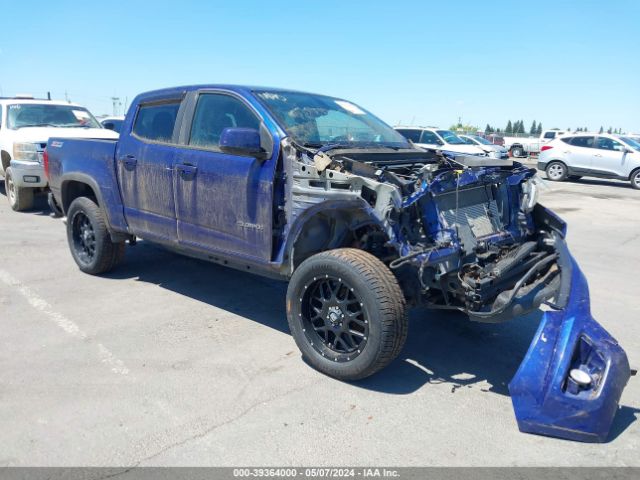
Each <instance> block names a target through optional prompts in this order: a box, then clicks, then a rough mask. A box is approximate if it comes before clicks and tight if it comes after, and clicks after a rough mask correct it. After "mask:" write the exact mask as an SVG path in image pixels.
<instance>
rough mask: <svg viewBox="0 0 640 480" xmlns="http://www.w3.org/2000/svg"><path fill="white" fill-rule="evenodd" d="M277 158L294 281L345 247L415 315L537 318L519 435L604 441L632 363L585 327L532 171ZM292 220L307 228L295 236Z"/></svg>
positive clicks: (396, 153)
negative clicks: (371, 264)
mask: <svg viewBox="0 0 640 480" xmlns="http://www.w3.org/2000/svg"><path fill="white" fill-rule="evenodd" d="M282 152H283V157H282V158H283V160H284V161H283V165H284V173H285V175H284V176H283V179H284V180H283V181H284V184H285V188H284V189H283V190H284V192H286V193H285V194H283V195H284V196H285V201H284V202H283V207H282V210H283V212H282V216H281V218H282V220H281V226H280V230H279V231H280V232H283V235H282V236H281V237H280V238H286V237H287V236H290V237H293V238H294V242H295V243H294V245H293V248H292V249H291V253H290V256H289V257H288V258H286V259H285V260H287V261H288V262H289V263H288V264H289V266H290V268H291V269H293V268H295V266H296V265H297V264H299V263H300V262H301V261H303V260H304V259H305V258H307V257H308V256H310V255H312V254H313V253H314V252H317V251H321V250H323V249H330V248H336V246H344V245H345V244H347V245H349V246H355V247H357V248H361V249H364V250H367V251H369V252H370V253H373V254H374V255H375V256H377V257H378V258H379V259H381V260H382V261H383V262H384V263H385V264H387V265H388V267H389V268H390V269H391V270H392V271H393V272H394V274H395V276H396V277H397V278H398V280H399V282H400V285H401V286H402V289H403V291H404V293H405V296H406V298H407V299H408V301H409V302H410V303H413V304H421V305H426V306H428V307H430V308H433V309H450V310H459V311H461V312H463V313H465V314H466V315H468V316H469V318H470V319H471V320H473V321H478V322H489V323H498V322H503V321H506V320H509V319H511V318H513V317H516V316H519V315H523V314H525V313H527V312H531V311H533V310H536V309H538V308H540V307H541V306H544V308H545V312H544V314H543V317H542V322H541V324H540V327H539V329H538V331H537V333H536V335H535V338H534V340H533V342H532V344H531V347H530V348H529V351H528V352H527V354H526V356H525V359H524V361H523V362H522V364H521V365H520V368H519V370H518V372H517V373H516V375H515V376H514V378H513V379H512V381H511V383H510V385H509V390H510V393H511V397H512V401H513V406H514V410H515V414H516V418H517V421H518V426H519V428H520V430H522V431H525V432H530V433H537V434H543V435H550V436H556V437H561V438H568V439H574V440H580V441H600V442H601V441H605V440H606V438H607V435H608V432H609V429H610V427H611V424H612V421H613V418H614V415H615V413H616V410H617V406H618V402H619V400H620V396H621V394H622V390H623V388H624V386H625V384H626V382H627V380H628V378H629V376H630V369H629V364H628V361H627V358H626V355H625V353H624V351H623V350H622V349H621V347H620V346H619V345H618V343H617V341H616V340H615V339H614V338H613V337H611V335H609V334H608V333H607V332H606V331H605V330H604V329H603V328H602V327H601V326H600V325H599V324H598V323H597V322H596V321H595V320H594V318H593V317H592V316H591V313H590V307H589V293H588V287H587V282H586V279H585V278H584V275H583V274H582V273H581V271H580V269H579V267H578V265H577V263H576V262H575V260H574V259H573V258H572V257H571V255H570V253H569V251H568V249H567V246H566V243H565V234H566V225H565V223H564V222H563V221H562V220H561V219H559V218H558V217H557V216H556V215H554V214H553V213H552V212H551V211H549V210H547V209H546V208H544V207H543V206H541V205H540V204H538V203H537V189H538V180H537V178H536V176H535V170H533V169H530V168H527V167H525V166H523V165H521V164H519V163H515V162H511V161H505V160H495V159H489V158H480V157H460V156H458V157H456V156H453V155H450V154H447V152H440V151H438V152H436V151H422V150H418V149H414V148H390V147H384V146H375V145H372V146H370V147H366V146H364V147H363V146H359V147H358V148H352V147H351V146H349V145H348V144H345V145H342V144H339V143H337V144H329V145H324V146H320V147H319V148H309V147H308V146H302V145H299V144H297V143H295V142H294V141H293V140H292V139H290V138H285V140H284V141H283V144H282ZM301 219H304V221H302V220H301ZM297 220H300V222H298V223H299V224H304V225H305V227H304V229H302V228H301V229H299V230H296V228H295V225H296V222H297ZM283 250H285V249H284V248H283Z"/></svg>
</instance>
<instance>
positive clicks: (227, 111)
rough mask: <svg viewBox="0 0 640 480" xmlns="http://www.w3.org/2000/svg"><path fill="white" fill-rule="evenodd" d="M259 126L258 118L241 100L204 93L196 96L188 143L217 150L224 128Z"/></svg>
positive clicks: (257, 127)
mask: <svg viewBox="0 0 640 480" xmlns="http://www.w3.org/2000/svg"><path fill="white" fill-rule="evenodd" d="M234 127H240V128H254V129H256V130H258V129H259V128H260V120H259V119H258V117H256V115H255V114H254V113H253V112H252V111H251V109H249V107H247V106H246V105H245V104H244V103H243V102H242V101H240V100H238V99H237V98H235V97H232V96H230V95H222V94H215V93H206V94H202V95H200V96H199V97H198V104H197V105H196V112H195V114H194V116H193V124H192V125H191V136H190V138H189V145H194V146H197V147H204V148H209V149H212V150H219V145H220V136H221V135H222V132H223V131H224V129H225V128H234Z"/></svg>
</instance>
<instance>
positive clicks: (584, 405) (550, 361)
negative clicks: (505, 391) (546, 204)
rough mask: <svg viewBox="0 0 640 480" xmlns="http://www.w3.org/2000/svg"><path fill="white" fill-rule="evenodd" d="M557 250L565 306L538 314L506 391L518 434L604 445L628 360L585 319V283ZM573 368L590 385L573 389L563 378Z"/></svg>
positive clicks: (605, 334) (574, 385)
mask: <svg viewBox="0 0 640 480" xmlns="http://www.w3.org/2000/svg"><path fill="white" fill-rule="evenodd" d="M560 250H562V251H561V256H562V257H563V258H562V263H564V266H563V276H564V275H569V278H570V285H568V287H569V288H568V297H567V298H566V303H565V305H564V308H563V309H562V310H558V311H550V312H545V313H544V315H543V318H542V322H541V323H540V326H539V327H538V331H537V332H536V335H535V337H534V340H533V342H532V343H531V346H530V347H529V350H528V352H527V354H526V356H525V358H524V360H523V362H522V364H521V365H520V368H519V369H518V371H517V373H516V375H515V376H514V377H513V379H512V380H511V383H510V384H509V392H510V393H511V400H512V402H513V408H514V411H515V415H516V419H517V421H518V428H519V429H520V430H521V431H523V432H528V433H535V434H540V435H548V436H552V437H560V438H566V439H570V440H578V441H584V442H604V441H606V440H607V437H608V435H609V430H610V428H611V424H612V422H613V418H614V416H615V414H616V411H617V409H618V402H619V401H620V396H621V395H622V390H623V389H624V387H625V385H626V384H627V381H628V380H629V377H630V368H629V362H628V360H627V355H626V354H625V352H624V350H623V349H622V348H621V347H620V346H619V345H618V342H617V341H616V340H615V339H614V338H613V337H612V336H611V335H610V334H609V333H608V332H607V331H606V330H605V329H604V328H602V326H601V325H600V324H598V322H596V320H595V319H594V318H593V316H592V315H591V312H590V305H589V288H588V285H587V280H586V278H585V277H584V275H583V273H582V272H581V271H580V268H579V267H578V264H577V263H576V261H575V260H574V259H573V257H571V255H570V254H569V252H568V250H567V249H566V245H565V244H564V242H562V246H561V248H560ZM563 283H564V282H563ZM574 369H578V370H581V371H583V372H585V373H587V374H588V375H589V377H590V378H591V383H590V384H589V385H588V386H582V387H581V386H579V385H578V384H577V383H576V382H575V381H574V380H573V379H572V378H571V376H570V374H569V372H570V371H571V370H574Z"/></svg>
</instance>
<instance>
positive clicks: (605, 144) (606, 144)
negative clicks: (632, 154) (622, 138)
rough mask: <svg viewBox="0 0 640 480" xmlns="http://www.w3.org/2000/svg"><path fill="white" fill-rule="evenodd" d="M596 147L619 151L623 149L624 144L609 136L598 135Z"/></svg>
mask: <svg viewBox="0 0 640 480" xmlns="http://www.w3.org/2000/svg"><path fill="white" fill-rule="evenodd" d="M597 148H599V149H601V150H615V151H617V152H621V151H622V150H623V149H624V146H623V145H622V144H621V143H620V142H617V141H616V140H613V139H611V138H607V137H598V144H597Z"/></svg>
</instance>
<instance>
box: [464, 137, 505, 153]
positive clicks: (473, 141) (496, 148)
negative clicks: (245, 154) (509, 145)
mask: <svg viewBox="0 0 640 480" xmlns="http://www.w3.org/2000/svg"><path fill="white" fill-rule="evenodd" d="M458 137H460V138H461V139H462V140H464V141H465V142H467V143H468V144H469V145H476V146H478V147H480V148H481V149H482V150H484V151H485V153H486V154H487V155H488V156H490V157H494V158H509V150H507V149H506V148H505V147H503V146H500V145H495V144H493V143H491V142H490V141H489V140H487V139H486V138H484V137H481V136H480V135H458Z"/></svg>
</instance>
